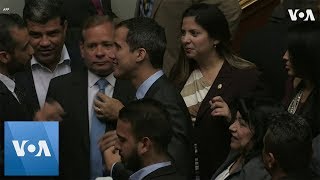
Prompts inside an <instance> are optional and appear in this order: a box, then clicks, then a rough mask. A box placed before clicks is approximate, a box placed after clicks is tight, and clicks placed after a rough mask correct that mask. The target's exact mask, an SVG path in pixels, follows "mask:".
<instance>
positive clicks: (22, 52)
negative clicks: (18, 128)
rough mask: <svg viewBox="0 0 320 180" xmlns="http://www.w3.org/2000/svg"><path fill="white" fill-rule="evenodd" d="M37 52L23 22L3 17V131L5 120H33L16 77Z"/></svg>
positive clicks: (0, 157) (0, 50)
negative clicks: (34, 52) (31, 43)
mask: <svg viewBox="0 0 320 180" xmlns="http://www.w3.org/2000/svg"><path fill="white" fill-rule="evenodd" d="M32 53H33V49H32V47H31V46H30V44H29V35H28V31H27V28H26V27H25V26H24V24H23V20H22V19H21V18H20V17H19V16H18V15H16V14H0V122H1V124H0V132H1V133H3V130H4V129H3V126H4V124H3V123H4V121H8V120H30V119H31V118H32V115H31V113H30V112H29V110H28V109H27V108H28V105H27V102H26V101H25V95H24V94H23V90H22V89H21V87H18V86H17V85H16V83H15V81H14V78H13V75H14V74H15V73H16V72H18V71H21V70H23V67H24V65H25V64H26V63H27V62H28V61H29V60H30V59H31V55H32ZM0 137H1V138H0V176H3V172H2V171H3V147H2V145H3V134H2V135H1V136H0Z"/></svg>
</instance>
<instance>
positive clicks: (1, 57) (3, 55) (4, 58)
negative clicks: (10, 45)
mask: <svg viewBox="0 0 320 180" xmlns="http://www.w3.org/2000/svg"><path fill="white" fill-rule="evenodd" d="M10 58H11V56H10V54H9V53H8V52H6V51H0V62H2V63H3V64H7V63H8V62H9V61H10Z"/></svg>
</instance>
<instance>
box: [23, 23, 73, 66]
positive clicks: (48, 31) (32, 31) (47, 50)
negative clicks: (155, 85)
mask: <svg viewBox="0 0 320 180" xmlns="http://www.w3.org/2000/svg"><path fill="white" fill-rule="evenodd" d="M27 26H28V30H29V35H30V44H31V46H32V47H33V49H34V56H35V58H36V59H37V60H38V61H39V62H40V63H41V64H43V65H45V66H51V65H55V64H57V63H58V62H59V61H60V56H61V50H62V47H63V44H64V39H65V35H66V30H67V23H66V22H65V23H64V24H63V25H61V20H60V18H59V17H57V18H54V19H51V20H49V21H48V22H47V23H45V24H40V23H36V22H32V21H30V20H27Z"/></svg>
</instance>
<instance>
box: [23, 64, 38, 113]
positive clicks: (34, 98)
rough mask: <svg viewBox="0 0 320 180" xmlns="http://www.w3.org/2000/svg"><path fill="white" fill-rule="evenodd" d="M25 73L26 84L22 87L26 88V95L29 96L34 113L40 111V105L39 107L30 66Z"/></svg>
mask: <svg viewBox="0 0 320 180" xmlns="http://www.w3.org/2000/svg"><path fill="white" fill-rule="evenodd" d="M26 73H27V75H26V82H25V83H26V84H25V86H24V87H25V88H26V91H28V93H27V94H30V101H31V102H32V106H33V109H34V111H37V110H38V109H40V105H39V100H38V95H37V91H36V87H35V85H34V81H33V75H32V70H31V66H30V67H29V68H28V69H27V70H26Z"/></svg>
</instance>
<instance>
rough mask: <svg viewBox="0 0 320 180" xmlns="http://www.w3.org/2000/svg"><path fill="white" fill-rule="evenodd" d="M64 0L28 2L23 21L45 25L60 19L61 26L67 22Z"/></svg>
mask: <svg viewBox="0 0 320 180" xmlns="http://www.w3.org/2000/svg"><path fill="white" fill-rule="evenodd" d="M62 3H63V1H62V0H28V1H26V3H25V6H24V8H23V19H24V20H25V21H26V20H29V21H32V22H36V23H40V24H45V23H47V22H48V21H49V20H52V19H54V18H60V25H61V26H63V25H64V22H65V21H66V18H65V16H64V15H63V11H62Z"/></svg>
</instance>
